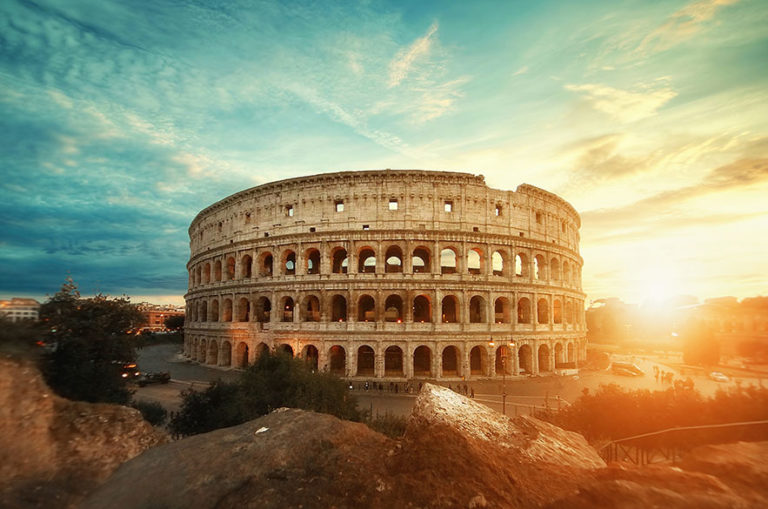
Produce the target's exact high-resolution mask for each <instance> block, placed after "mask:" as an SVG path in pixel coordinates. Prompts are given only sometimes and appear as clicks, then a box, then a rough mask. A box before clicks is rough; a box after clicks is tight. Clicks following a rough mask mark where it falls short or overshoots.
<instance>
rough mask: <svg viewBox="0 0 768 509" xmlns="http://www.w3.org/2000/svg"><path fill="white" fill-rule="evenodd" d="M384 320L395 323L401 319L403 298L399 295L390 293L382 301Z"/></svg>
mask: <svg viewBox="0 0 768 509" xmlns="http://www.w3.org/2000/svg"><path fill="white" fill-rule="evenodd" d="M384 321H385V322H397V323H401V322H402V321H403V298H402V297H400V296H399V295H397V294H393V295H390V296H389V297H387V300H385V301H384Z"/></svg>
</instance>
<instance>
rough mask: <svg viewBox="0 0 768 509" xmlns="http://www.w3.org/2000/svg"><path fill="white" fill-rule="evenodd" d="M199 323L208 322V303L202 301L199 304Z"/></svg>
mask: <svg viewBox="0 0 768 509" xmlns="http://www.w3.org/2000/svg"><path fill="white" fill-rule="evenodd" d="M200 321H201V322H207V321H208V302H206V301H203V302H202V304H200Z"/></svg>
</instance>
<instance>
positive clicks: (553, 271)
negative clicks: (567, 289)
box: [549, 258, 560, 281]
mask: <svg viewBox="0 0 768 509" xmlns="http://www.w3.org/2000/svg"><path fill="white" fill-rule="evenodd" d="M549 277H550V279H551V280H552V281H560V261H559V260H558V259H557V258H552V260H550V262H549Z"/></svg>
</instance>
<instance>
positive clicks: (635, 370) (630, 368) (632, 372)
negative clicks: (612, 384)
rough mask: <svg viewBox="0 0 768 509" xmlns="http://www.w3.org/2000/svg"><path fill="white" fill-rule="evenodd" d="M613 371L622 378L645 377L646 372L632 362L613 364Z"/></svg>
mask: <svg viewBox="0 0 768 509" xmlns="http://www.w3.org/2000/svg"><path fill="white" fill-rule="evenodd" d="M611 371H612V372H613V374H614V375H622V376H643V375H645V371H643V370H642V369H640V368H639V367H638V366H637V365H636V364H632V363H631V362H613V364H611Z"/></svg>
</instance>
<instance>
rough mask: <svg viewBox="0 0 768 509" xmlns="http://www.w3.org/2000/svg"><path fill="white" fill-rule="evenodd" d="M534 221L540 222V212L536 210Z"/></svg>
mask: <svg viewBox="0 0 768 509" xmlns="http://www.w3.org/2000/svg"><path fill="white" fill-rule="evenodd" d="M536 223H537V224H541V212H536Z"/></svg>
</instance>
